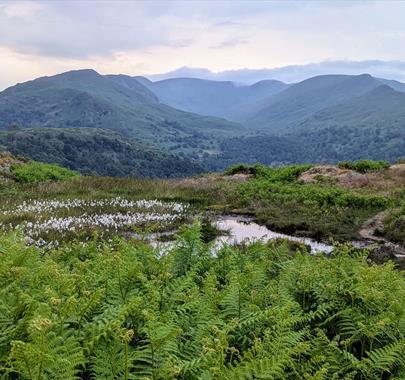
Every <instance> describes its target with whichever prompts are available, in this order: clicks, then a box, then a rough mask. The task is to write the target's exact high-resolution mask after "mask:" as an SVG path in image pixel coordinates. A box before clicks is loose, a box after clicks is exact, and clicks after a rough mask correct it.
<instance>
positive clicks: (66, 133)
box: [0, 128, 203, 178]
mask: <svg viewBox="0 0 405 380" xmlns="http://www.w3.org/2000/svg"><path fill="white" fill-rule="evenodd" d="M1 147H3V150H7V151H10V152H11V153H13V154H16V155H20V156H25V157H30V158H32V159H35V160H38V161H42V162H51V163H57V164H59V165H62V166H65V167H67V168H70V169H73V170H77V171H78V172H81V173H84V174H97V175H108V176H131V177H150V178H156V177H158V178H168V177H172V178H177V177H185V176H190V175H193V174H196V173H200V172H202V171H203V168H202V167H201V165H199V164H198V163H196V162H193V161H191V160H186V159H184V158H180V157H178V156H174V155H171V154H168V153H162V152H161V151H159V150H158V149H157V148H156V147H154V146H150V145H147V144H145V143H141V142H139V141H135V140H129V139H125V138H123V137H122V136H121V135H119V134H118V133H115V132H112V131H108V130H102V129H94V128H80V129H77V128H57V129H56V128H37V129H24V130H21V131H14V132H3V133H0V148H1ZM162 163H164V165H163V164H162Z"/></svg>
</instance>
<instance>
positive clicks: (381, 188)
mask: <svg viewBox="0 0 405 380" xmlns="http://www.w3.org/2000/svg"><path fill="white" fill-rule="evenodd" d="M299 180H300V181H302V182H305V183H321V182H330V183H335V184H336V185H339V186H342V187H345V188H350V189H361V188H370V189H372V190H375V191H377V192H379V193H380V194H389V193H390V192H391V191H393V190H394V191H395V190H396V189H398V188H399V187H403V186H405V164H396V165H392V166H391V167H390V168H389V169H384V170H377V171H374V172H369V173H359V172H356V171H354V170H350V169H341V168H339V167H337V166H333V165H320V166H314V167H313V168H311V169H309V170H307V171H306V172H304V173H302V174H301V176H300V177H299Z"/></svg>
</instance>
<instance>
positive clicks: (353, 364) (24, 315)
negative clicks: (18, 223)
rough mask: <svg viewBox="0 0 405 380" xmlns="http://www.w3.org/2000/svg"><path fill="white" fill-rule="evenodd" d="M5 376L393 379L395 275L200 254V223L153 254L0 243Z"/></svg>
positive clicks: (295, 258)
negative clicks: (48, 249) (168, 247)
mask: <svg viewBox="0 0 405 380" xmlns="http://www.w3.org/2000/svg"><path fill="white" fill-rule="evenodd" d="M0 278H1V281H0V284H1V285H0V368H1V372H2V378H3V379H15V378H21V379H64V380H69V379H77V378H82V379H89V378H90V379H156V380H157V379H191V380H192V379H253V378H266V379H270V378H271V379H279V380H282V379H283V380H284V379H291V380H293V379H297V380H301V379H355V380H360V379H361V380H366V379H367V380H379V379H400V378H403V376H404V373H405V367H404V363H405V360H404V359H405V358H404V352H405V351H404V348H405V336H404V334H405V330H404V313H405V309H404V304H403V302H402V300H403V299H404V297H405V287H404V282H403V278H402V275H401V273H398V272H396V271H395V270H393V267H392V264H386V265H383V266H369V264H368V263H367V261H366V258H365V256H364V254H363V253H362V252H361V251H355V250H354V249H353V248H350V247H349V246H339V247H336V248H335V251H334V253H333V255H332V256H331V257H325V256H322V255H318V256H311V255H308V254H306V253H305V252H304V253H300V252H297V253H296V254H295V255H292V256H291V255H290V252H289V251H288V248H287V246H286V245H283V244H282V245H276V244H270V245H265V244H261V243H255V244H253V245H250V246H245V247H242V248H230V247H225V248H223V249H222V250H221V251H219V252H218V253H217V255H211V254H210V251H209V246H207V245H205V244H204V243H203V242H202V241H201V240H200V231H199V226H198V224H195V225H194V226H193V227H192V228H191V229H186V230H184V232H183V233H182V234H181V235H180V236H179V239H178V241H177V243H176V245H175V247H174V248H173V249H172V250H170V251H169V252H166V253H165V254H162V253H161V252H160V251H159V250H156V249H153V248H151V247H150V246H147V245H144V244H143V243H140V242H135V241H134V242H124V241H120V240H115V241H114V242H113V243H112V244H111V245H106V244H101V245H100V244H97V243H95V242H89V243H87V244H85V245H82V244H70V245H67V246H65V247H63V248H59V249H57V250H53V251H51V252H48V253H46V254H44V252H42V251H41V250H40V249H37V248H32V247H31V248H30V247H26V246H25V245H24V243H23V242H22V241H21V239H20V238H19V237H18V236H16V235H9V236H3V237H2V238H1V239H0Z"/></svg>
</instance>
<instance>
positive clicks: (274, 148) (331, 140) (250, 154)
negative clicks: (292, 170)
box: [209, 82, 405, 169]
mask: <svg viewBox="0 0 405 380" xmlns="http://www.w3.org/2000/svg"><path fill="white" fill-rule="evenodd" d="M369 84H371V82H370V83H369ZM329 100H330V98H329ZM286 115H287V114H286ZM401 157H405V93H402V92H399V91H395V90H393V89H392V88H391V87H389V86H387V85H382V84H381V83H380V85H379V86H378V87H375V88H373V89H371V90H370V91H368V92H366V93H364V94H362V95H360V96H356V97H351V98H350V99H346V100H342V101H341V102H339V103H338V104H335V105H333V106H330V107H325V108H323V109H322V110H320V111H318V112H315V113H314V114H313V115H311V116H310V117H308V118H307V119H305V120H303V121H302V122H301V123H300V124H299V125H297V126H296V128H293V129H289V130H288V129H287V131H286V132H285V133H282V134H279V135H278V136H276V135H271V134H265V135H263V134H262V135H260V134H259V135H258V136H250V137H240V138H233V139H228V140H226V141H224V142H223V143H222V145H221V154H220V155H219V156H218V157H217V158H216V159H215V160H213V159H211V160H209V164H210V165H211V166H212V167H215V168H217V169H219V168H222V167H225V166H227V165H230V164H232V163H236V162H262V163H265V164H268V165H280V164H286V163H299V162H325V163H334V162H337V161H342V160H357V159H364V158H370V159H379V160H381V159H383V160H388V161H391V162H393V161H395V160H397V159H398V158H401Z"/></svg>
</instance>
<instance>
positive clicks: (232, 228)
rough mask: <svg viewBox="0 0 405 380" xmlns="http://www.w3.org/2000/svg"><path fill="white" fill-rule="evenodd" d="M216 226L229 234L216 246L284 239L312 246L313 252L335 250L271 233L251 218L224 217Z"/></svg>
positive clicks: (218, 241)
mask: <svg viewBox="0 0 405 380" xmlns="http://www.w3.org/2000/svg"><path fill="white" fill-rule="evenodd" d="M215 224H216V227H217V228H219V229H220V230H224V231H228V233H227V234H224V235H222V236H220V237H218V238H217V243H216V246H220V245H222V244H238V243H241V242H243V241H247V240H248V241H257V240H263V241H268V240H272V239H277V238H282V239H289V240H292V241H296V242H299V243H302V244H305V245H307V246H310V247H311V252H325V253H330V252H332V250H333V246H332V245H329V244H324V243H320V242H317V241H316V240H313V239H310V238H304V237H297V236H291V235H286V234H281V233H278V232H274V231H271V230H269V229H268V228H267V227H265V226H261V225H259V224H257V223H255V222H254V221H253V220H252V219H251V218H249V217H246V216H233V215H224V216H221V217H219V219H218V220H217V221H216V223H215Z"/></svg>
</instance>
